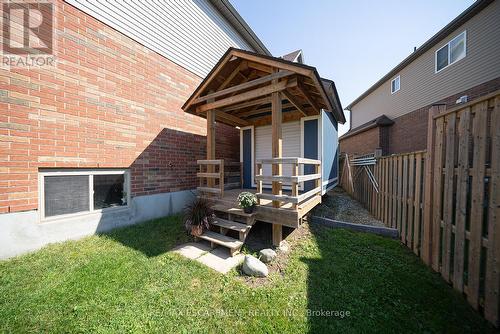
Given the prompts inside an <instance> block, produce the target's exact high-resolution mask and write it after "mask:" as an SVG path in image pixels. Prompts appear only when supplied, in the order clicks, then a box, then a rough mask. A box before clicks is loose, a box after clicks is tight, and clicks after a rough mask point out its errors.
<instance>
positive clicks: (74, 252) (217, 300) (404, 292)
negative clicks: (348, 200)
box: [0, 217, 493, 333]
mask: <svg viewBox="0 0 500 334" xmlns="http://www.w3.org/2000/svg"><path fill="white" fill-rule="evenodd" d="M181 225H182V224H181V222H180V219H179V217H170V218H165V219H160V220H155V221H151V222H148V223H146V224H142V225H137V226H133V227H128V228H125V229H121V230H115V231H114V232H112V233H110V234H106V235H100V236H92V237H88V238H85V239H83V240H80V241H72V242H65V243H61V244H56V245H51V246H49V247H46V248H44V249H42V250H41V251H38V252H36V253H33V254H28V255H25V256H21V257H18V258H15V259H11V260H8V261H3V262H0V331H1V332H23V333H24V332H58V333H59V332H102V333H109V332H120V333H123V332H161V333H168V332H171V333H198V332H199V333H210V332H220V333H222V332H224V333H269V332H276V333H304V332H310V333H331V332H341V333H345V332H357V333H359V332H364V333H367V332H382V333H390V332H394V333H409V332H413V333H415V332H417V333H421V332H463V333H474V332H477V333H479V332H482V333H484V332H489V331H491V332H493V329H492V328H491V327H490V326H489V325H488V324H487V323H486V322H485V321H484V320H483V319H482V318H481V317H480V316H479V315H478V314H477V313H475V312H474V311H473V310H472V309H471V308H470V307H469V306H468V304H467V303H466V302H465V301H464V299H463V298H462V297H461V296H460V295H459V294H457V293H456V292H455V291H453V290H452V289H451V288H450V287H449V286H448V285H446V284H445V283H444V282H443V281H442V280H441V279H440V277H439V276H438V275H437V274H435V273H432V272H431V271H430V270H428V269H427V268H426V267H425V266H424V265H423V264H421V262H420V261H419V259H418V258H417V257H415V256H414V255H413V254H412V253H411V252H409V251H408V250H407V249H406V248H405V247H403V246H401V245H400V244H399V243H398V242H396V241H394V240H389V239H384V238H381V237H377V236H373V235H369V234H361V233H354V232H350V231H346V230H329V229H323V228H319V227H316V226H312V227H311V233H307V234H306V237H305V238H303V239H302V240H301V242H300V243H298V244H296V245H295V246H293V247H292V251H291V253H290V256H289V259H288V264H287V265H286V267H285V268H284V274H279V273H276V274H273V275H271V277H270V278H269V280H270V281H269V282H268V283H267V284H264V285H261V286H258V287H251V286H249V285H247V284H246V283H245V282H244V281H243V280H242V279H241V278H239V277H238V273H237V272H236V271H234V272H232V273H231V274H230V275H227V276H223V275H221V274H218V273H216V272H214V271H212V270H210V269H208V268H206V267H204V266H203V265H201V264H198V263H196V262H194V261H190V260H187V259H184V258H182V257H180V256H179V255H177V254H173V253H171V252H169V250H170V249H171V248H172V247H173V246H174V245H176V244H178V243H180V242H183V241H185V240H187V236H186V235H185V234H184V232H183V229H182V226H181ZM308 309H309V310H312V311H315V312H319V311H321V310H323V311H328V310H330V311H344V312H346V311H348V312H349V316H345V317H344V318H342V317H340V316H307V310H308Z"/></svg>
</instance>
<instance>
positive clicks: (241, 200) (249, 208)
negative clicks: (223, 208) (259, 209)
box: [238, 191, 257, 213]
mask: <svg viewBox="0 0 500 334" xmlns="http://www.w3.org/2000/svg"><path fill="white" fill-rule="evenodd" d="M256 204H257V196H255V194H252V193H250V192H248V191H244V192H242V193H240V194H239V195H238V205H239V206H240V208H242V209H243V211H244V212H245V213H252V212H253V210H254V208H255V205H256Z"/></svg>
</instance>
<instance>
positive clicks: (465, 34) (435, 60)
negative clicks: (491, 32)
mask: <svg viewBox="0 0 500 334" xmlns="http://www.w3.org/2000/svg"><path fill="white" fill-rule="evenodd" d="M462 34H463V35H464V55H463V57H462V58H458V59H457V60H455V61H454V62H453V63H452V62H451V45H450V44H451V42H453V41H454V40H455V39H457V38H459V37H460V36H461V35H462ZM446 46H448V65H446V66H445V67H443V68H442V69H440V70H438V68H437V65H438V62H437V54H438V52H439V51H440V50H441V49H442V48H444V47H446ZM465 57H467V30H464V31H462V32H461V33H460V34H458V35H456V36H455V37H453V38H452V39H450V40H449V41H448V43H446V44H444V45H443V46H441V47H440V48H439V49H437V50H436V52H435V53H434V73H439V72H441V71H442V70H444V69H445V68H448V67H450V66H451V65H453V64H455V63H458V62H459V61H460V60H462V59H464V58H465Z"/></svg>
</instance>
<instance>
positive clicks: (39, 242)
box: [0, 190, 195, 259]
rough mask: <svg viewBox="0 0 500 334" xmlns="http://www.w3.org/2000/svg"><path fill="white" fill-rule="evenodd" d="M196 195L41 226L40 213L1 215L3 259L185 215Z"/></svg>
mask: <svg viewBox="0 0 500 334" xmlns="http://www.w3.org/2000/svg"><path fill="white" fill-rule="evenodd" d="M194 196H195V192H194V191H190V190H185V191H178V192H172V193H164V194H156V195H148V196H139V197H134V198H132V200H131V204H130V205H129V206H128V207H127V208H123V209H116V210H111V211H105V212H96V213H90V214H82V215H79V216H74V217H71V218H64V219H58V220H54V221H50V222H40V218H39V214H38V211H37V210H33V211H25V212H15V213H6V214H2V215H0V259H6V258H9V257H12V256H16V255H20V254H23V253H26V252H30V251H34V250H37V249H39V248H41V247H43V246H45V245H47V244H49V243H55V242H61V241H66V240H72V239H73V240H74V239H79V238H82V237H85V236H88V235H92V234H95V233H99V232H105V231H109V230H112V229H114V228H117V227H123V226H127V225H132V224H137V223H140V222H143V221H146V220H150V219H154V218H160V217H164V216H168V215H172V214H175V213H179V212H181V211H182V209H183V208H184V206H185V205H186V204H187V203H188V202H189V201H191V200H192V199H193V198H194Z"/></svg>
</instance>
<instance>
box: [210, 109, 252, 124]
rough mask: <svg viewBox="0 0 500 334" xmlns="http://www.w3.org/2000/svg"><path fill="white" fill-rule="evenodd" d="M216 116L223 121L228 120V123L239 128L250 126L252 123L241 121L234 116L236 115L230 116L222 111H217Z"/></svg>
mask: <svg viewBox="0 0 500 334" xmlns="http://www.w3.org/2000/svg"><path fill="white" fill-rule="evenodd" d="M215 116H216V117H218V118H221V119H223V120H227V121H230V122H232V123H234V124H236V125H238V126H247V125H250V123H249V122H248V121H245V120H244V119H241V118H239V117H237V116H234V115H230V114H227V113H225V112H223V111H220V110H216V111H215Z"/></svg>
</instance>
